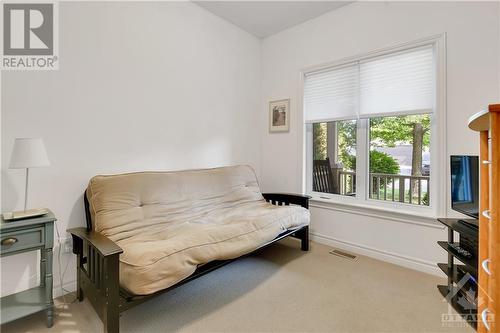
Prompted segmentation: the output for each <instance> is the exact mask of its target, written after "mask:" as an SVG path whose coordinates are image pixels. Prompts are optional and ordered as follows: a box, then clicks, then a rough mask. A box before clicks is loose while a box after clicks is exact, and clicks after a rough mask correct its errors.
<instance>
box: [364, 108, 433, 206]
mask: <svg viewBox="0 0 500 333" xmlns="http://www.w3.org/2000/svg"><path fill="white" fill-rule="evenodd" d="M430 139H431V138H430V116H429V115H428V114H425V115H410V116H399V117H379V118H371V119H370V156H369V160H370V175H369V185H370V191H369V193H370V198H371V199H378V200H386V201H396V202H404V203H410V204H415V205H424V206H428V205H429V201H430V198H429V189H430V183H429V182H430V171H431V165H430V152H429V147H430Z"/></svg>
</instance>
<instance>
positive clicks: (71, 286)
mask: <svg viewBox="0 0 500 333" xmlns="http://www.w3.org/2000/svg"><path fill="white" fill-rule="evenodd" d="M63 288H64V290H62V289H61V285H57V286H54V288H53V289H52V293H53V295H54V298H56V297H60V296H62V295H65V294H68V293H72V292H74V291H76V280H75V281H69V282H65V283H63Z"/></svg>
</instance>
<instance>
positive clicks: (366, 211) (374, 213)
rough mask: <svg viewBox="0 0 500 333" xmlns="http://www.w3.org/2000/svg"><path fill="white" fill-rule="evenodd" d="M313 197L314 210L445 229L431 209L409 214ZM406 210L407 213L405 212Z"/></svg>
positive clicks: (373, 206)
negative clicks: (325, 210)
mask: <svg viewBox="0 0 500 333" xmlns="http://www.w3.org/2000/svg"><path fill="white" fill-rule="evenodd" d="M309 195H311V199H310V204H309V205H310V206H311V207H314V208H321V209H328V210H334V211H339V212H343V213H349V214H356V215H362V216H369V217H375V218H380V219H384V220H390V221H395V222H403V223H409V224H415V225H421V226H425V227H430V228H436V229H444V226H443V225H442V224H440V223H439V222H438V221H437V220H436V219H437V218H436V217H435V216H434V214H431V213H432V211H431V209H430V208H429V209H425V208H424V209H425V210H428V211H427V212H416V211H413V212H408V210H406V209H405V208H406V206H407V205H404V206H403V207H401V208H399V207H398V208H394V209H390V208H387V207H380V206H375V205H368V204H361V203H359V202H354V200H352V201H351V200H342V201H341V200H335V198H331V199H326V198H320V197H318V195H317V194H309ZM342 199H344V198H342ZM403 209H405V211H403Z"/></svg>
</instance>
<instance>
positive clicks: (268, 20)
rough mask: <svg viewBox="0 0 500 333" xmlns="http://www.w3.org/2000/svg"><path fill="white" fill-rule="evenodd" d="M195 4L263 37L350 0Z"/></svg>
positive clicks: (340, 5)
mask: <svg viewBox="0 0 500 333" xmlns="http://www.w3.org/2000/svg"><path fill="white" fill-rule="evenodd" d="M194 2H195V3H196V4H198V5H199V6H201V7H203V8H205V9H206V10H208V11H210V12H212V13H214V14H215V15H217V16H219V17H222V18H223V19H225V20H227V21H229V22H231V23H233V24H235V25H237V26H238V27H240V28H242V29H244V30H246V31H248V32H249V33H251V34H253V35H255V36H257V37H259V38H265V37H267V36H270V35H273V34H275V33H277V32H280V31H281V30H284V29H286V28H289V27H292V26H294V25H297V24H299V23H302V22H304V21H307V20H310V19H312V18H315V17H317V16H320V15H322V14H324V13H326V12H329V11H331V10H335V9H338V8H340V7H342V6H345V5H347V4H349V3H351V2H352V1H194Z"/></svg>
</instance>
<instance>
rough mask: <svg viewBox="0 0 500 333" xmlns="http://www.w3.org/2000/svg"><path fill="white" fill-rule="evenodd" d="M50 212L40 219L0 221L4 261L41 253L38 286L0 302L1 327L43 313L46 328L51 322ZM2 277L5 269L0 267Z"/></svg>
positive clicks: (51, 217) (52, 215)
mask: <svg viewBox="0 0 500 333" xmlns="http://www.w3.org/2000/svg"><path fill="white" fill-rule="evenodd" d="M55 221H56V218H55V217H54V214H53V213H52V212H49V213H48V214H45V215H43V216H40V217H35V218H30V219H24V220H18V221H11V222H5V221H4V220H3V219H2V220H1V221H0V239H1V241H0V242H1V251H0V256H1V257H6V256H10V255H13V254H19V253H24V252H29V251H37V250H40V254H41V255H40V285H39V286H38V287H35V288H31V289H28V290H25V291H22V292H19V293H16V294H12V295H8V296H5V297H2V298H1V299H0V303H1V304H0V307H1V312H2V316H1V324H5V323H8V322H10V321H13V320H16V319H19V318H22V317H25V316H27V315H30V314H32V313H35V312H39V311H43V310H45V311H46V313H47V327H52V324H53V322H54V302H53V299H52V247H53V244H54V222H55ZM2 271H3V273H4V274H5V273H6V271H8V269H7V267H2Z"/></svg>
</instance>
